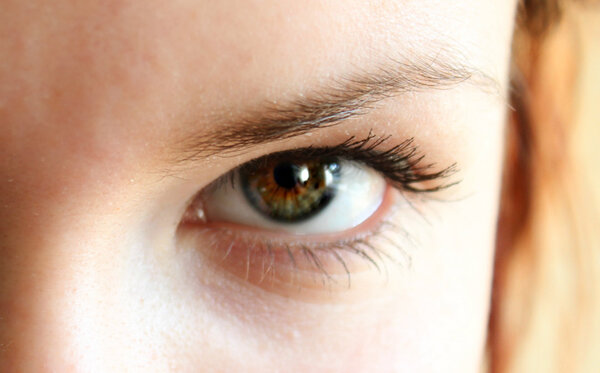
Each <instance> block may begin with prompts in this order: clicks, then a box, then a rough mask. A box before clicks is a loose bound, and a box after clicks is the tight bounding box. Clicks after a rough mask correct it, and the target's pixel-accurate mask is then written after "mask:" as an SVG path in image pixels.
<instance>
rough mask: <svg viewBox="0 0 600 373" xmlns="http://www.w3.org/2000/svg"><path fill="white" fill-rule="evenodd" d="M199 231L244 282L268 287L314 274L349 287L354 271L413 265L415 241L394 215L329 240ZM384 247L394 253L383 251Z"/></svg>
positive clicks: (321, 282)
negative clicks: (365, 229) (368, 229)
mask: <svg viewBox="0 0 600 373" xmlns="http://www.w3.org/2000/svg"><path fill="white" fill-rule="evenodd" d="M392 215H393V214H392ZM194 229H198V228H194ZM200 230H201V231H203V232H201V234H202V236H203V238H204V240H205V242H207V243H208V244H209V245H210V246H211V247H210V248H208V251H209V252H211V253H212V255H211V256H212V257H213V260H214V261H216V262H217V263H219V264H220V265H224V267H225V268H230V269H231V270H232V271H234V272H236V275H237V276H238V277H240V276H241V277H242V278H243V279H244V280H245V281H250V282H255V283H256V284H257V285H263V286H264V285H269V283H267V281H270V282H271V284H270V285H273V284H274V283H275V282H276V278H278V280H277V281H282V279H287V281H289V283H288V284H286V285H292V286H293V285H294V282H297V281H298V280H299V278H300V277H301V276H302V278H303V280H302V281H304V282H306V281H307V277H310V279H308V281H310V282H312V283H313V284H314V285H318V286H320V287H327V288H330V289H332V288H334V287H335V288H347V289H349V288H351V287H352V276H353V274H356V273H359V272H362V271H364V270H373V269H375V270H377V271H378V272H379V273H380V274H382V275H385V278H386V279H387V277H388V264H390V263H391V264H393V265H398V266H401V267H405V268H408V267H410V266H411V257H410V254H409V252H408V250H407V248H408V247H410V246H413V244H414V242H412V240H411V239H410V236H407V232H406V230H404V229H402V228H401V227H399V226H397V225H396V224H394V223H392V222H391V219H389V218H386V219H384V220H382V221H381V222H379V223H378V225H377V226H376V227H375V229H374V230H372V231H371V232H369V233H365V234H363V235H361V236H359V237H354V238H351V239H348V240H338V241H332V242H327V243H323V242H313V243H301V242H287V241H284V240H272V239H268V238H266V239H265V238H264V237H256V236H254V234H253V233H248V232H243V233H239V232H237V231H235V230H233V229H229V228H224V227H222V228H217V229H215V228H200ZM400 236H402V237H400ZM383 245H385V246H386V247H389V248H390V249H392V250H393V252H392V251H387V250H383V249H381V246H383ZM218 253H222V254H221V255H218ZM226 262H229V263H226ZM356 267H358V268H359V269H360V270H358V271H357V270H356ZM240 272H241V273H240ZM341 278H344V279H343V280H342V279H341ZM299 287H302V286H299Z"/></svg>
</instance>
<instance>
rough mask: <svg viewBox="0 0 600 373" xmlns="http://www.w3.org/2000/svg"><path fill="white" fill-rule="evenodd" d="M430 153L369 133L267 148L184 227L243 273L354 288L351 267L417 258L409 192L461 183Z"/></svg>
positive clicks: (202, 200) (216, 188)
mask: <svg viewBox="0 0 600 373" xmlns="http://www.w3.org/2000/svg"><path fill="white" fill-rule="evenodd" d="M425 160H426V157H425V155H424V154H421V153H420V152H419V151H418V149H417V147H416V145H415V143H414V140H413V139H407V140H404V141H402V142H400V143H396V144H393V142H392V139H391V137H389V136H385V137H378V136H376V135H374V134H372V133H369V135H368V136H367V137H365V138H363V139H356V138H355V137H350V138H348V139H347V140H346V141H344V142H342V143H340V144H338V145H334V146H327V147H308V148H302V149H293V150H288V151H282V152H277V153H274V154H269V155H266V156H263V157H260V158H258V159H255V160H252V161H250V162H247V163H245V164H243V165H241V166H239V167H238V168H236V169H234V170H232V171H230V172H228V173H227V174H226V175H224V176H222V177H221V178H219V179H218V180H216V181H215V182H213V183H212V184H211V185H209V186H208V187H206V188H205V189H203V190H202V191H201V192H200V193H199V194H198V196H196V197H195V199H194V201H193V202H192V203H191V204H190V207H189V210H188V212H187V213H186V215H185V216H186V218H184V220H183V221H182V223H181V226H180V230H184V231H185V232H186V233H187V234H188V236H190V235H191V236H193V237H194V238H193V239H192V242H193V241H197V242H202V244H201V245H200V244H199V245H198V246H199V247H201V249H199V250H200V251H201V252H202V254H204V256H205V257H206V258H209V259H211V260H214V262H215V263H217V264H218V265H219V266H222V267H223V268H225V269H226V270H227V271H228V272H230V273H233V274H234V275H236V276H237V277H239V278H242V279H243V280H247V281H249V282H252V283H255V284H259V285H261V286H271V287H274V286H277V287H282V286H283V287H286V286H287V287H290V286H291V287H298V286H300V287H322V286H323V285H325V284H327V286H328V287H331V286H335V285H336V284H337V285H342V286H343V287H350V286H351V284H352V280H351V275H354V274H358V273H363V272H365V271H373V270H375V271H377V272H382V273H383V272H384V271H387V267H386V264H387V263H388V262H393V263H399V264H407V263H408V262H409V261H410V256H409V253H408V251H409V250H410V246H413V245H414V242H413V240H412V237H411V234H410V231H411V227H409V226H404V223H403V221H404V219H398V218H397V217H398V216H403V215H404V216H408V215H418V213H417V211H415V210H414V209H413V205H412V203H411V199H416V197H417V196H419V195H430V194H432V193H434V192H436V191H438V190H441V189H445V188H448V187H449V186H451V185H453V181H454V180H452V179H451V178H450V176H451V175H453V174H454V171H455V165H450V166H448V167H444V168H441V169H440V168H439V167H436V165H434V164H431V163H428V162H426V161H425ZM409 220H413V221H414V219H409ZM411 224H414V222H413V223H411ZM420 224H423V222H422V221H421V223H420ZM188 242H189V241H188Z"/></svg>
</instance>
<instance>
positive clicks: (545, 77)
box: [489, 0, 600, 373]
mask: <svg viewBox="0 0 600 373" xmlns="http://www.w3.org/2000/svg"><path fill="white" fill-rule="evenodd" d="M564 6H565V4H562V3H561V2H559V1H543V0H525V1H523V2H521V3H520V11H519V16H518V20H517V23H518V28H517V30H516V33H515V38H514V57H513V59H514V69H513V77H512V78H513V91H512V93H511V98H512V106H513V110H512V112H511V119H510V123H509V126H508V134H507V145H506V160H505V175H504V185H503V195H502V206H501V213H500V220H499V226H498V240H497V253H496V266H495V280H494V291H493V299H492V315H491V318H490V331H489V352H490V356H489V358H490V359H489V360H490V361H489V368H490V371H491V372H498V373H505V372H588V371H589V372H592V371H598V369H599V367H600V351H599V346H600V340H599V338H600V326H599V325H598V321H597V315H598V314H599V312H600V306H599V304H598V297H597V294H598V286H599V284H600V260H599V257H598V248H599V242H598V233H597V232H596V231H595V229H596V225H595V224H597V223H598V220H597V219H598V215H597V211H598V210H597V209H596V208H597V204H598V200H597V199H596V200H594V198H598V194H597V192H595V191H594V190H586V187H587V185H588V184H586V183H585V181H584V177H585V175H584V173H585V170H582V169H580V167H579V165H580V162H579V160H578V159H576V157H575V152H574V151H573V150H574V148H575V147H576V146H577V144H576V143H574V142H573V139H572V136H571V135H572V133H573V131H574V125H575V123H574V121H573V118H574V109H573V107H574V97H575V88H576V83H577V78H578V76H577V72H578V63H579V58H578V57H579V54H580V50H579V49H578V48H580V46H579V37H578V35H577V29H576V27H574V24H573V22H572V21H570V20H569V18H568V17H563V13H564V12H565V9H564ZM567 10H568V8H567Z"/></svg>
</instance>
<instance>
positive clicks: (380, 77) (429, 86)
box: [177, 54, 502, 163]
mask: <svg viewBox="0 0 600 373" xmlns="http://www.w3.org/2000/svg"><path fill="white" fill-rule="evenodd" d="M467 82H468V83H471V84H473V85H474V86H476V87H478V88H479V89H481V90H482V91H484V92H485V93H486V94H491V95H493V96H501V92H502V90H501V85H500V83H499V82H498V81H497V80H495V79H494V78H492V77H491V76H490V75H487V74H485V73H484V72H482V71H481V70H480V69H477V68H475V67H472V66H469V65H468V64H466V63H464V62H459V61H457V60H452V59H448V58H446V59H443V58H442V57H440V55H439V54H438V55H436V56H435V57H432V58H420V59H416V60H411V61H398V60H391V59H390V60H389V61H388V62H387V63H386V64H385V65H384V66H380V67H378V68H376V69H375V70H374V71H371V72H365V71H363V72H360V73H354V74H351V75H346V76H345V77H342V78H338V79H335V78H334V79H332V80H330V81H329V82H327V83H326V84H323V85H321V86H320V87H318V88H316V89H314V90H313V91H311V93H310V94H301V95H298V97H297V98H295V99H293V100H290V101H287V102H279V101H274V102H268V103H265V104H263V105H261V106H260V107H258V108H256V109H253V110H251V111H247V112H246V113H245V114H243V115H241V116H239V117H237V118H233V119H232V118H228V120H227V121H226V122H225V121H222V120H220V119H219V118H218V116H217V117H216V118H215V119H214V121H213V122H216V126H215V127H216V128H218V129H217V130H216V131H215V130H213V131H210V132H206V131H201V132H200V133H197V134H194V135H190V136H188V137H187V138H186V140H184V141H182V142H181V143H180V144H179V145H180V146H179V149H178V151H177V153H178V157H177V163H188V162H190V161H197V160H199V159H203V158H206V157H209V156H213V155H221V156H227V155H235V154H237V153H239V152H243V151H245V150H247V149H248V148H250V147H254V146H258V145H261V144H265V143H269V142H274V141H278V140H282V139H288V138H291V137H295V136H299V135H303V134H305V133H307V132H310V131H314V130H317V129H320V128H326V127H330V126H334V125H338V124H340V123H342V122H344V121H346V120H347V119H350V118H353V117H357V116H361V115H364V114H366V113H368V112H369V111H371V110H372V109H373V108H374V106H375V104H376V103H378V102H380V101H382V100H384V99H386V98H389V97H395V96H398V95H401V94H405V93H407V92H415V91H425V90H434V89H448V88H452V87H454V86H456V85H458V84H461V83H467Z"/></svg>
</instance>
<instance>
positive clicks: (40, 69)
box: [0, 0, 516, 372]
mask: <svg viewBox="0 0 600 373" xmlns="http://www.w3.org/2000/svg"><path fill="white" fill-rule="evenodd" d="M515 8H516V5H515V3H514V1H507V2H499V1H491V0H487V1H480V0H478V1H468V0H460V1H459V0H457V1H435V0H427V1H423V0H421V1H372V2H366V1H350V0H343V1H342V0H340V1H327V2H319V1H281V0H279V1H250V0H244V1H235V0H231V1H229V0H227V1H219V2H216V1H186V0H181V1H169V2H153V1H144V2H134V1H110V2H93V1H87V2H77V1H68V0H65V1H52V2H41V1H40V2H34V1H27V2H23V1H10V0H9V1H4V2H3V3H2V4H1V5H0V41H1V42H0V126H1V128H2V130H1V131H0V144H1V146H0V370H1V371H23V372H40V371H57V372H58V371H60V372H67V371H77V372H79V371H81V372H105V371H144V372H151V371H157V372H164V371H190V372H191V371H202V372H476V371H478V369H479V368H480V365H481V361H482V356H483V351H484V346H485V340H486V330H487V321H488V314H489V302H490V296H491V281H492V267H493V255H494V242H495V234H496V223H497V214H498V203H499V192H500V177H501V167H502V166H501V163H502V162H501V160H502V149H503V133H504V127H505V122H506V112H507V110H508V108H507V103H506V100H505V98H504V97H505V96H506V94H505V92H506V90H507V87H508V69H509V61H510V42H511V37H512V29H513V27H514V21H513V19H514V11H515ZM423 56H429V58H426V57H423ZM432 56H433V57H432ZM436 56H441V57H440V58H453V59H455V60H457V61H460V63H468V65H469V66H470V67H472V68H473V69H474V71H478V72H481V76H485V78H481V77H480V76H478V75H477V74H475V75H477V76H474V77H471V78H469V79H466V80H465V81H458V82H452V83H451V84H447V85H446V86H444V87H443V89H441V88H439V87H438V88H434V89H426V88H422V89H418V90H417V91H416V92H395V93H394V94H392V95H390V97H389V98H386V99H383V100H380V101H377V103H376V104H375V105H372V108H371V109H369V110H368V112H367V113H364V114H363V115H361V116H358V117H355V118H352V119H349V120H345V121H342V122H340V123H337V124H335V125H334V126H331V127H328V128H324V129H316V130H313V131H310V132H308V133H304V134H301V135H299V136H295V137H291V138H288V139H285V140H278V141H271V142H269V143H264V144H260V145H256V146H250V147H247V148H245V149H243V150H239V151H236V152H235V153H234V155H231V156H219V155H218V154H216V155H215V154H211V155H206V156H198V157H195V158H194V159H192V160H188V161H187V162H185V164H182V163H181V162H179V163H174V160H176V159H180V158H181V147H182V146H183V145H182V144H185V143H186V142H185V139H189V138H191V137H192V136H193V135H192V134H193V133H197V132H199V131H200V132H202V133H209V134H210V133H218V132H219V131H222V130H223V128H224V127H225V126H227V125H228V124H227V123H229V122H235V120H236V118H239V117H245V116H246V114H247V113H249V112H252V113H256V112H257V111H260V110H261V108H263V107H265V105H267V106H269V107H277V105H280V104H281V105H284V104H285V103H289V102H291V101H294V100H296V99H297V98H298V97H305V96H310V95H311V93H312V92H316V91H318V90H319V89H320V88H322V87H324V86H329V85H331V82H332V81H336V79H337V81H339V80H340V79H343V77H345V76H353V74H355V73H357V72H360V73H367V74H368V73H369V72H371V71H375V70H376V69H377V68H378V67H379V66H381V65H382V64H385V63H386V61H389V60H395V61H405V60H408V61H411V60H412V59H415V58H416V59H419V58H420V59H421V60H423V59H424V60H426V61H430V62H431V61H436ZM370 131H371V132H372V133H375V134H377V135H378V136H391V138H390V140H388V141H389V143H390V145H393V144H395V143H399V142H401V141H403V140H405V139H407V138H414V141H415V143H417V144H418V146H419V150H420V152H422V153H423V154H425V155H426V157H427V159H428V160H430V161H431V162H434V163H436V164H438V165H450V164H454V163H456V165H457V166H458V171H457V172H456V173H455V174H454V175H453V176H452V178H453V179H452V180H453V181H460V182H459V183H458V184H457V185H454V186H452V187H450V188H448V189H445V190H443V191H441V192H439V193H437V194H436V198H435V199H422V198H417V197H410V198H413V199H414V201H413V202H414V203H415V204H417V205H418V206H419V207H420V209H421V210H422V214H423V216H420V215H419V214H416V213H415V211H414V210H413V209H411V208H409V207H408V206H407V204H406V203H404V204H403V203H399V204H397V205H396V207H395V208H393V209H392V208H390V209H388V210H386V211H387V212H386V211H383V210H382V211H383V212H380V215H381V216H383V215H386V214H387V215H386V216H387V218H388V219H391V220H393V223H394V225H395V226H396V227H401V228H402V229H403V230H406V231H409V232H410V233H411V235H412V236H414V237H415V242H417V243H416V244H414V246H413V247H407V248H406V251H407V253H408V256H409V257H410V259H409V260H407V261H404V262H403V261H402V260H400V259H401V257H402V255H400V254H398V253H397V254H392V256H394V257H395V258H396V259H398V260H397V261H390V262H389V263H386V264H385V268H386V271H385V274H384V273H383V272H384V271H382V270H379V271H378V270H377V269H376V268H374V266H372V265H370V264H365V263H362V262H359V261H352V263H351V265H350V267H351V268H350V269H351V272H352V271H355V272H356V273H352V274H351V275H352V286H351V287H347V286H345V285H344V286H342V285H340V284H341V283H343V281H338V282H337V283H333V284H332V283H328V282H327V281H319V280H317V281H315V280H314V275H318V273H317V272H318V271H316V270H312V275H311V276H308V275H305V274H302V273H300V274H293V273H292V272H290V273H287V272H285V271H286V270H287V271H293V270H294V269H293V268H287V269H285V268H284V269H280V272H279V273H280V275H279V276H280V277H277V276H275V277H274V279H273V277H272V278H270V279H269V278H267V279H258V277H260V276H257V275H256V273H257V272H256V271H258V269H255V271H254V272H252V273H253V274H251V275H250V276H248V274H247V273H241V272H242V269H241V266H238V265H236V264H235V263H234V262H228V261H223V262H220V261H216V260H214V257H215V256H216V255H215V253H214V250H213V249H212V248H209V247H212V246H211V243H210V242H207V239H206V238H205V237H204V238H203V236H201V235H200V236H198V234H197V233H196V232H195V231H194V228H186V229H183V228H181V225H180V222H181V221H182V219H183V217H184V215H185V212H186V209H188V208H189V204H190V201H191V200H192V199H193V198H194V196H196V195H197V193H198V192H199V191H201V190H203V189H204V188H205V187H206V186H207V185H209V184H210V183H212V182H213V181H214V180H215V179H217V178H218V177H220V176H221V175H223V174H225V173H227V172H228V171H230V170H231V169H232V168H234V167H236V166H238V165H241V164H243V163H245V162H248V161H250V160H251V159H253V158H256V157H260V156H263V155H266V154H269V153H273V152H280V151H285V150H290V149H295V148H303V147H307V146H328V145H334V144H338V143H340V142H343V141H344V140H346V139H347V138H348V136H352V135H354V136H356V137H361V136H362V137H364V136H366V135H367V134H368V133H369V132H370ZM196 150H198V151H200V152H201V151H202V149H196ZM391 193H393V195H394V196H395V197H394V196H392V198H391V199H390V200H391V201H398V200H401V198H400V197H399V196H400V194H401V193H399V192H398V191H393V192H391ZM390 203H391V202H390ZM392 210H393V213H392ZM388 215H389V216H388ZM423 217H424V218H423ZM376 219H379V217H374V218H373V219H372V220H373V221H375V220H376ZM217 223H218V222H217ZM178 226H179V229H178ZM211 229H212V228H211ZM234 229H241V230H244V229H246V228H245V227H238V228H234ZM253 229H257V228H256V227H255V228H253ZM361 229H362V230H363V231H364V232H363V233H364V234H368V233H369V227H368V226H366V227H364V228H360V227H357V228H356V229H355V230H353V231H351V232H350V231H349V232H339V233H337V234H338V236H340V237H345V236H348V235H352V234H354V232H355V231H356V230H361ZM395 229H398V228H395ZM365 232H366V233H365ZM392 233H393V232H392ZM396 233H398V232H396ZM286 239H289V240H294V239H295V238H294V237H291V238H290V237H287V238H286ZM310 239H312V240H313V241H317V240H319V239H321V238H320V237H315V238H310ZM374 245H379V246H378V247H380V248H381V250H386V251H389V252H396V251H397V247H393V246H394V245H392V244H390V243H389V242H386V241H384V240H379V241H375V242H374ZM233 255H235V254H233ZM402 258H403V257H402ZM408 262H410V264H408ZM232 263H233V264H232ZM240 263H241V262H240ZM238 264H239V263H238ZM325 265H328V264H327V263H326V264H325ZM251 270H252V269H251ZM336 271H337V272H336ZM309 272H310V271H309ZM332 272H334V274H333V276H334V277H336V276H337V277H339V278H342V279H345V278H346V274H345V273H341V271H340V270H339V267H337V269H332ZM282 273H283V274H282ZM292 279H293V281H294V282H293V284H292V285H290V284H291V282H290V281H292ZM262 280H264V281H262ZM344 281H345V280H344ZM343 284H345V283H343Z"/></svg>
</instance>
